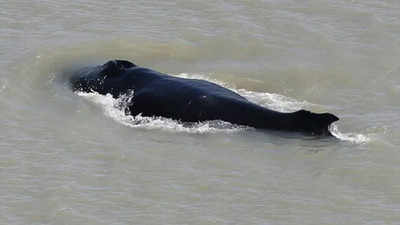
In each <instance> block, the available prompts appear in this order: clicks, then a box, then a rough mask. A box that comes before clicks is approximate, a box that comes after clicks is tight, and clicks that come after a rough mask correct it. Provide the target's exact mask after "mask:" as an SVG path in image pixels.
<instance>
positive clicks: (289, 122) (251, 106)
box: [69, 60, 339, 136]
mask: <svg viewBox="0 0 400 225" xmlns="http://www.w3.org/2000/svg"><path fill="white" fill-rule="evenodd" d="M69 84H70V87H71V89H72V90H73V91H74V92H88V93H89V92H97V93H99V94H102V95H106V94H111V95H112V96H113V97H114V98H118V97H120V96H121V95H124V94H127V93H133V94H132V95H133V96H132V98H130V99H129V100H128V101H129V102H127V110H126V113H127V114H130V115H132V116H137V115H141V116H148V117H165V118H170V119H174V120H177V121H181V122H183V123H186V122H193V123H196V122H203V121H212V120H222V121H225V122H229V123H232V124H237V125H243V126H248V127H253V128H256V129H264V130H276V131H287V132H299V133H304V134H310V135H321V136H332V134H331V132H330V131H329V127H330V126H331V124H332V123H333V122H335V121H338V120H339V118H338V117H337V116H335V115H333V114H331V113H326V112H325V113H315V112H311V111H308V110H305V109H301V110H297V111H294V112H279V111H275V110H272V109H269V108H267V107H264V106H261V105H258V104H256V103H253V102H250V101H249V100H247V99H246V98H245V97H243V96H241V95H239V94H238V93H236V92H234V91H232V90H230V89H228V88H225V87H222V86H220V85H218V84H215V83H212V82H209V81H206V80H200V79H189V78H180V77H175V76H171V75H168V74H165V73H161V72H157V71H155V70H152V69H149V68H144V67H140V66H137V65H135V64H134V63H132V62H130V61H127V60H110V61H108V62H106V63H105V64H103V65H96V66H92V67H85V68H82V69H79V70H77V71H75V72H74V73H73V74H72V75H71V76H70V77H69Z"/></svg>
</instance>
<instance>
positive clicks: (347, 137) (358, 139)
mask: <svg viewBox="0 0 400 225" xmlns="http://www.w3.org/2000/svg"><path fill="white" fill-rule="evenodd" d="M330 132H331V133H332V134H333V136H335V137H337V138H339V139H340V140H342V141H348V142H353V143H356V144H365V143H368V142H370V141H371V138H370V137H367V136H365V135H363V134H356V133H342V132H340V131H339V128H338V127H337V126H336V125H335V124H332V125H331V127H330Z"/></svg>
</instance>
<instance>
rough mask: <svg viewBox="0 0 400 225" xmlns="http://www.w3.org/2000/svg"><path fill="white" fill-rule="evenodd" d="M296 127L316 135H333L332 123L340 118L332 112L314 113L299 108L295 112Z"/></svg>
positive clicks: (294, 122) (294, 123)
mask: <svg viewBox="0 0 400 225" xmlns="http://www.w3.org/2000/svg"><path fill="white" fill-rule="evenodd" d="M293 114H294V121H293V125H294V128H295V129H297V130H299V131H303V132H307V133H311V134H314V135H323V136H332V134H331V132H330V131H329V127H330V125H331V124H332V123H333V122H335V121H338V120H339V118H338V117H337V116H335V115H333V114H331V113H313V112H310V111H306V110H299V111H296V112H294V113H293Z"/></svg>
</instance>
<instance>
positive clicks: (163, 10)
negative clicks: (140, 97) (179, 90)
mask: <svg viewBox="0 0 400 225" xmlns="http://www.w3.org/2000/svg"><path fill="white" fill-rule="evenodd" d="M399 12H400V3H399V2H398V1H390V0H366V1H363V0H353V1H351V0H339V1H334V0H323V1H320V0H310V1H305V2H300V1H286V0H284V1H282V0H268V1H267V0H254V1H244V0H239V1H233V0H221V1H210V0H202V1H195V0H186V1H183V0H171V1H161V0H147V1H120V0H115V1H94V0H76V1H62V0H53V1H48V0H29V1H26V0H18V1H15V0H14V1H12V0H2V1H0V40H1V41H0V52H1V53H0V224H400V147H399V146H400V113H399V112H400V65H399V64H400V63H399V62H400V44H399V43H400V14H399ZM115 58H117V59H127V60H130V61H132V62H134V63H135V64H137V65H140V66H144V67H150V68H153V69H155V70H158V71H161V72H165V73H168V74H171V75H176V76H180V77H189V78H201V79H206V80H209V81H213V82H216V83H219V84H221V85H223V86H225V87H228V88H230V89H232V90H234V91H236V92H238V93H240V94H242V95H244V96H245V97H247V98H248V99H249V100H251V101H254V102H256V103H258V104H261V105H264V106H267V107H270V108H273V109H276V110H281V111H294V110H298V109H301V108H304V109H308V110H312V111H315V112H331V113H333V114H335V115H337V116H339V117H340V121H338V122H336V123H335V125H334V126H333V127H332V131H333V133H334V134H335V136H336V137H337V138H318V137H310V136H303V135H300V134H293V133H283V132H271V131H256V130H254V129H251V128H248V127H240V126H235V125H232V124H229V123H222V122H218V121H213V122H207V123H201V124H182V123H180V122H178V121H173V120H168V119H165V118H146V117H137V118H132V117H130V116H126V115H124V114H123V113H122V112H121V111H120V110H118V108H116V106H117V105H120V104H121V101H122V99H113V98H112V97H110V96H102V95H98V94H95V93H90V94H83V93H73V92H72V91H71V90H70V89H69V88H68V85H67V82H66V79H67V75H65V74H68V73H67V72H66V71H69V70H70V69H73V68H78V67H80V66H84V65H98V64H103V63H105V62H106V61H107V60H109V59H115Z"/></svg>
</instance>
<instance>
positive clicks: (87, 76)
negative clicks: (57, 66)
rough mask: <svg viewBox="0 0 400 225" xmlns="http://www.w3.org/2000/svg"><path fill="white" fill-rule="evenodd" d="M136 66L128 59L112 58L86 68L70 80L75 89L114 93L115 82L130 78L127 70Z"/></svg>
mask: <svg viewBox="0 0 400 225" xmlns="http://www.w3.org/2000/svg"><path fill="white" fill-rule="evenodd" d="M134 67H137V66H136V65H135V64H133V63H131V62H129V61H126V60H111V61H108V62H107V63H105V64H104V65H101V66H95V67H89V68H84V69H82V70H80V71H79V72H77V73H75V74H74V75H73V76H71V77H70V79H69V81H70V85H71V87H72V89H73V90H74V91H82V92H98V93H100V94H107V93H111V94H113V90H114V88H113V87H115V85H113V83H115V82H119V83H123V80H124V79H129V77H128V76H127V73H126V71H127V70H128V69H130V68H134ZM126 83H129V82H126ZM127 88H128V87H127ZM118 91H119V90H118Z"/></svg>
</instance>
